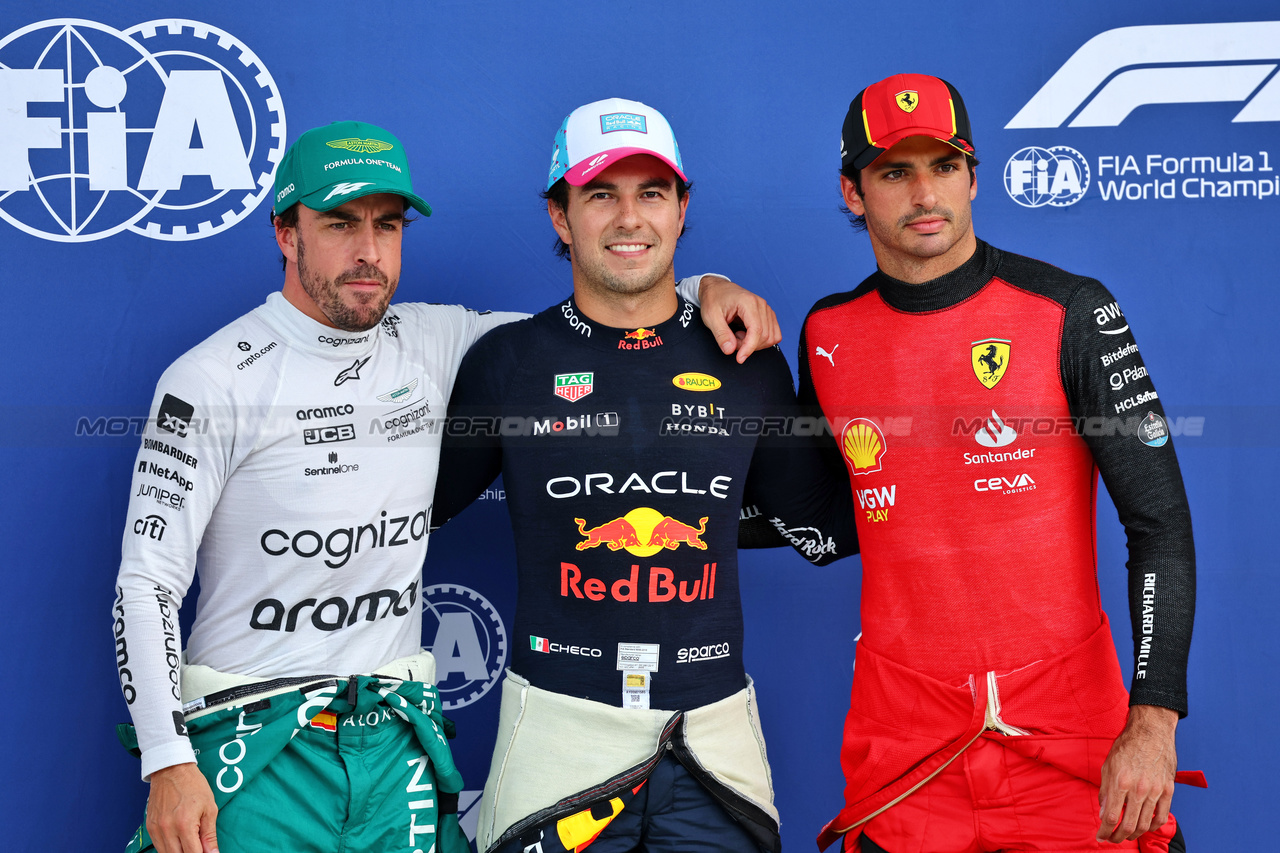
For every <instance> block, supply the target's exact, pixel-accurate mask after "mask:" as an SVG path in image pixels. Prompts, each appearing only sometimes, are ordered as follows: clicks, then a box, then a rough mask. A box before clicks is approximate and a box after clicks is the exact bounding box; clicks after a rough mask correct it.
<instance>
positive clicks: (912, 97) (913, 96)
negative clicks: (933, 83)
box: [893, 89, 920, 113]
mask: <svg viewBox="0 0 1280 853" xmlns="http://www.w3.org/2000/svg"><path fill="white" fill-rule="evenodd" d="M893 100H894V101H895V102H896V103H897V104H898V109H900V110H902V111H903V112H904V113H909V112H914V111H915V108H916V107H918V106H920V93H919V92H917V91H916V90H914V89H907V90H906V91H903V92H899V93H898V94H896V95H894V96H893Z"/></svg>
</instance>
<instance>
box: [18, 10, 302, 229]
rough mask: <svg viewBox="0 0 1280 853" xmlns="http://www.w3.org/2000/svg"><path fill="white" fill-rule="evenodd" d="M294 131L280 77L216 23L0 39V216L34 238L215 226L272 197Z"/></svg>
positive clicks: (58, 25)
mask: <svg viewBox="0 0 1280 853" xmlns="http://www.w3.org/2000/svg"><path fill="white" fill-rule="evenodd" d="M284 139H285V119H284V108H283V106H282V105H281V102H280V92H279V90H277V88H276V84H275V81H274V80H272V78H271V74H270V73H269V72H268V71H267V69H266V68H265V67H263V65H262V63H261V62H260V61H259V60H258V58H257V57H256V56H255V55H254V53H253V51H251V50H249V48H248V47H246V46H245V45H244V44H243V43H242V42H240V41H239V40H238V39H237V38H236V37H235V36H232V35H231V34H230V33H226V32H224V31H222V30H220V29H218V28H217V27H211V26H209V25H208V24H202V23H199V22H197V21H187V20H179V19H167V20H158V21H148V22H147V23H144V24H138V25H137V26H134V27H131V28H129V29H127V30H116V29H113V28H112V27H108V26H106V25H104V24H100V23H97V22H95V21H86V20H80V19H75V18H57V19H53V20H48V21H40V22H38V23H35V24H30V25H28V26H25V27H22V28H21V29H19V30H16V31H14V32H12V33H10V34H9V35H7V36H4V37H3V38H0V218H3V219H4V220H5V221H7V222H8V223H9V224H11V225H13V226H14V227H15V228H18V229H20V230H22V231H25V232H26V233H28V234H32V235H34V236H36V237H41V238H44V239H46V240H55V241H59V242H64V243H80V242H87V241H90V240H101V239H102V238H104V237H110V236H111V235H113V234H118V233H120V232H121V231H124V230H126V229H128V230H129V231H132V232H134V233H136V234H142V235H143V236H146V237H151V238H154V239H157V240H198V239H200V238H202V237H208V236H211V235H213V234H217V233H218V232H220V231H223V230H225V229H227V228H230V227H231V226H232V225H235V224H236V223H237V222H239V221H240V220H241V219H244V218H245V217H246V216H247V215H249V213H251V212H252V211H253V210H254V209H255V208H256V207H257V206H258V204H259V203H260V202H261V201H262V200H263V199H264V198H266V196H267V195H268V194H269V193H270V191H271V186H272V180H273V175H274V172H275V166H276V163H278V162H279V160H280V157H281V156H282V154H283V151H284Z"/></svg>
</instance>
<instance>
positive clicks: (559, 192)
mask: <svg viewBox="0 0 1280 853" xmlns="http://www.w3.org/2000/svg"><path fill="white" fill-rule="evenodd" d="M675 178H676V201H680V200H681V199H683V198H684V197H685V196H686V195H688V194H689V192H690V191H691V190H692V189H693V182H692V181H685V180H683V179H682V178H681V177H680V176H679V175H676V176H675ZM538 196H539V197H540V198H542V199H543V200H544V201H549V202H551V203H552V204H554V205H555V206H556V207H558V208H560V209H561V210H564V211H568V209H569V182H568V181H566V180H565V179H564V178H561V179H560V180H558V181H556V182H555V183H554V184H552V185H551V186H549V187H547V188H546V189H545V190H543V191H542V192H540V193H538ZM686 230H688V225H687V223H686V224H685V225H682V226H681V227H680V237H683V236H684V232H685V231H686ZM676 243H677V245H679V239H677V241H676ZM553 248H554V249H555V250H556V254H557V255H559V256H560V257H562V258H564V259H565V260H566V261H567V260H569V244H568V243H566V242H565V241H563V240H561V239H560V236H559V235H556V242H555V244H554V246H553Z"/></svg>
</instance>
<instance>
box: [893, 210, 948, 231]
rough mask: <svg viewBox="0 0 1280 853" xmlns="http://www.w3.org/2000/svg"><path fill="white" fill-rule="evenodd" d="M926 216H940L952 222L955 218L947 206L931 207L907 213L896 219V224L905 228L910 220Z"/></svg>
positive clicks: (913, 220)
mask: <svg viewBox="0 0 1280 853" xmlns="http://www.w3.org/2000/svg"><path fill="white" fill-rule="evenodd" d="M926 216H941V217H942V218H943V219H945V220H947V221H948V222H952V221H954V219H955V214H954V213H952V211H951V210H950V209H949V208H946V207H931V208H929V209H928V210H917V211H916V212H915V213H909V214H907V215H906V216H904V217H902V218H901V219H899V220H898V226H899V227H902V228H905V227H906V226H908V225H910V224H911V223H912V222H915V221H916V220H917V219H924V218H925V217H926Z"/></svg>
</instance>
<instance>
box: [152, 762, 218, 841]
mask: <svg viewBox="0 0 1280 853" xmlns="http://www.w3.org/2000/svg"><path fill="white" fill-rule="evenodd" d="M217 818H218V806H217V804H216V803H214V801H213V791H212V790H210V788H209V783H208V782H207V781H205V778H204V774H203V773H201V772H200V768H198V767H197V766H196V765H194V764H175V765H173V766H172V767H165V768H164V769H162V770H157V771H156V772H155V773H152V774H151V796H150V797H149V798H148V799H147V832H148V833H150V835H151V841H152V843H154V844H155V846H156V853H217V851H218V838H217V835H216V834H215V833H214V823H215V822H216V820H217Z"/></svg>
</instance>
